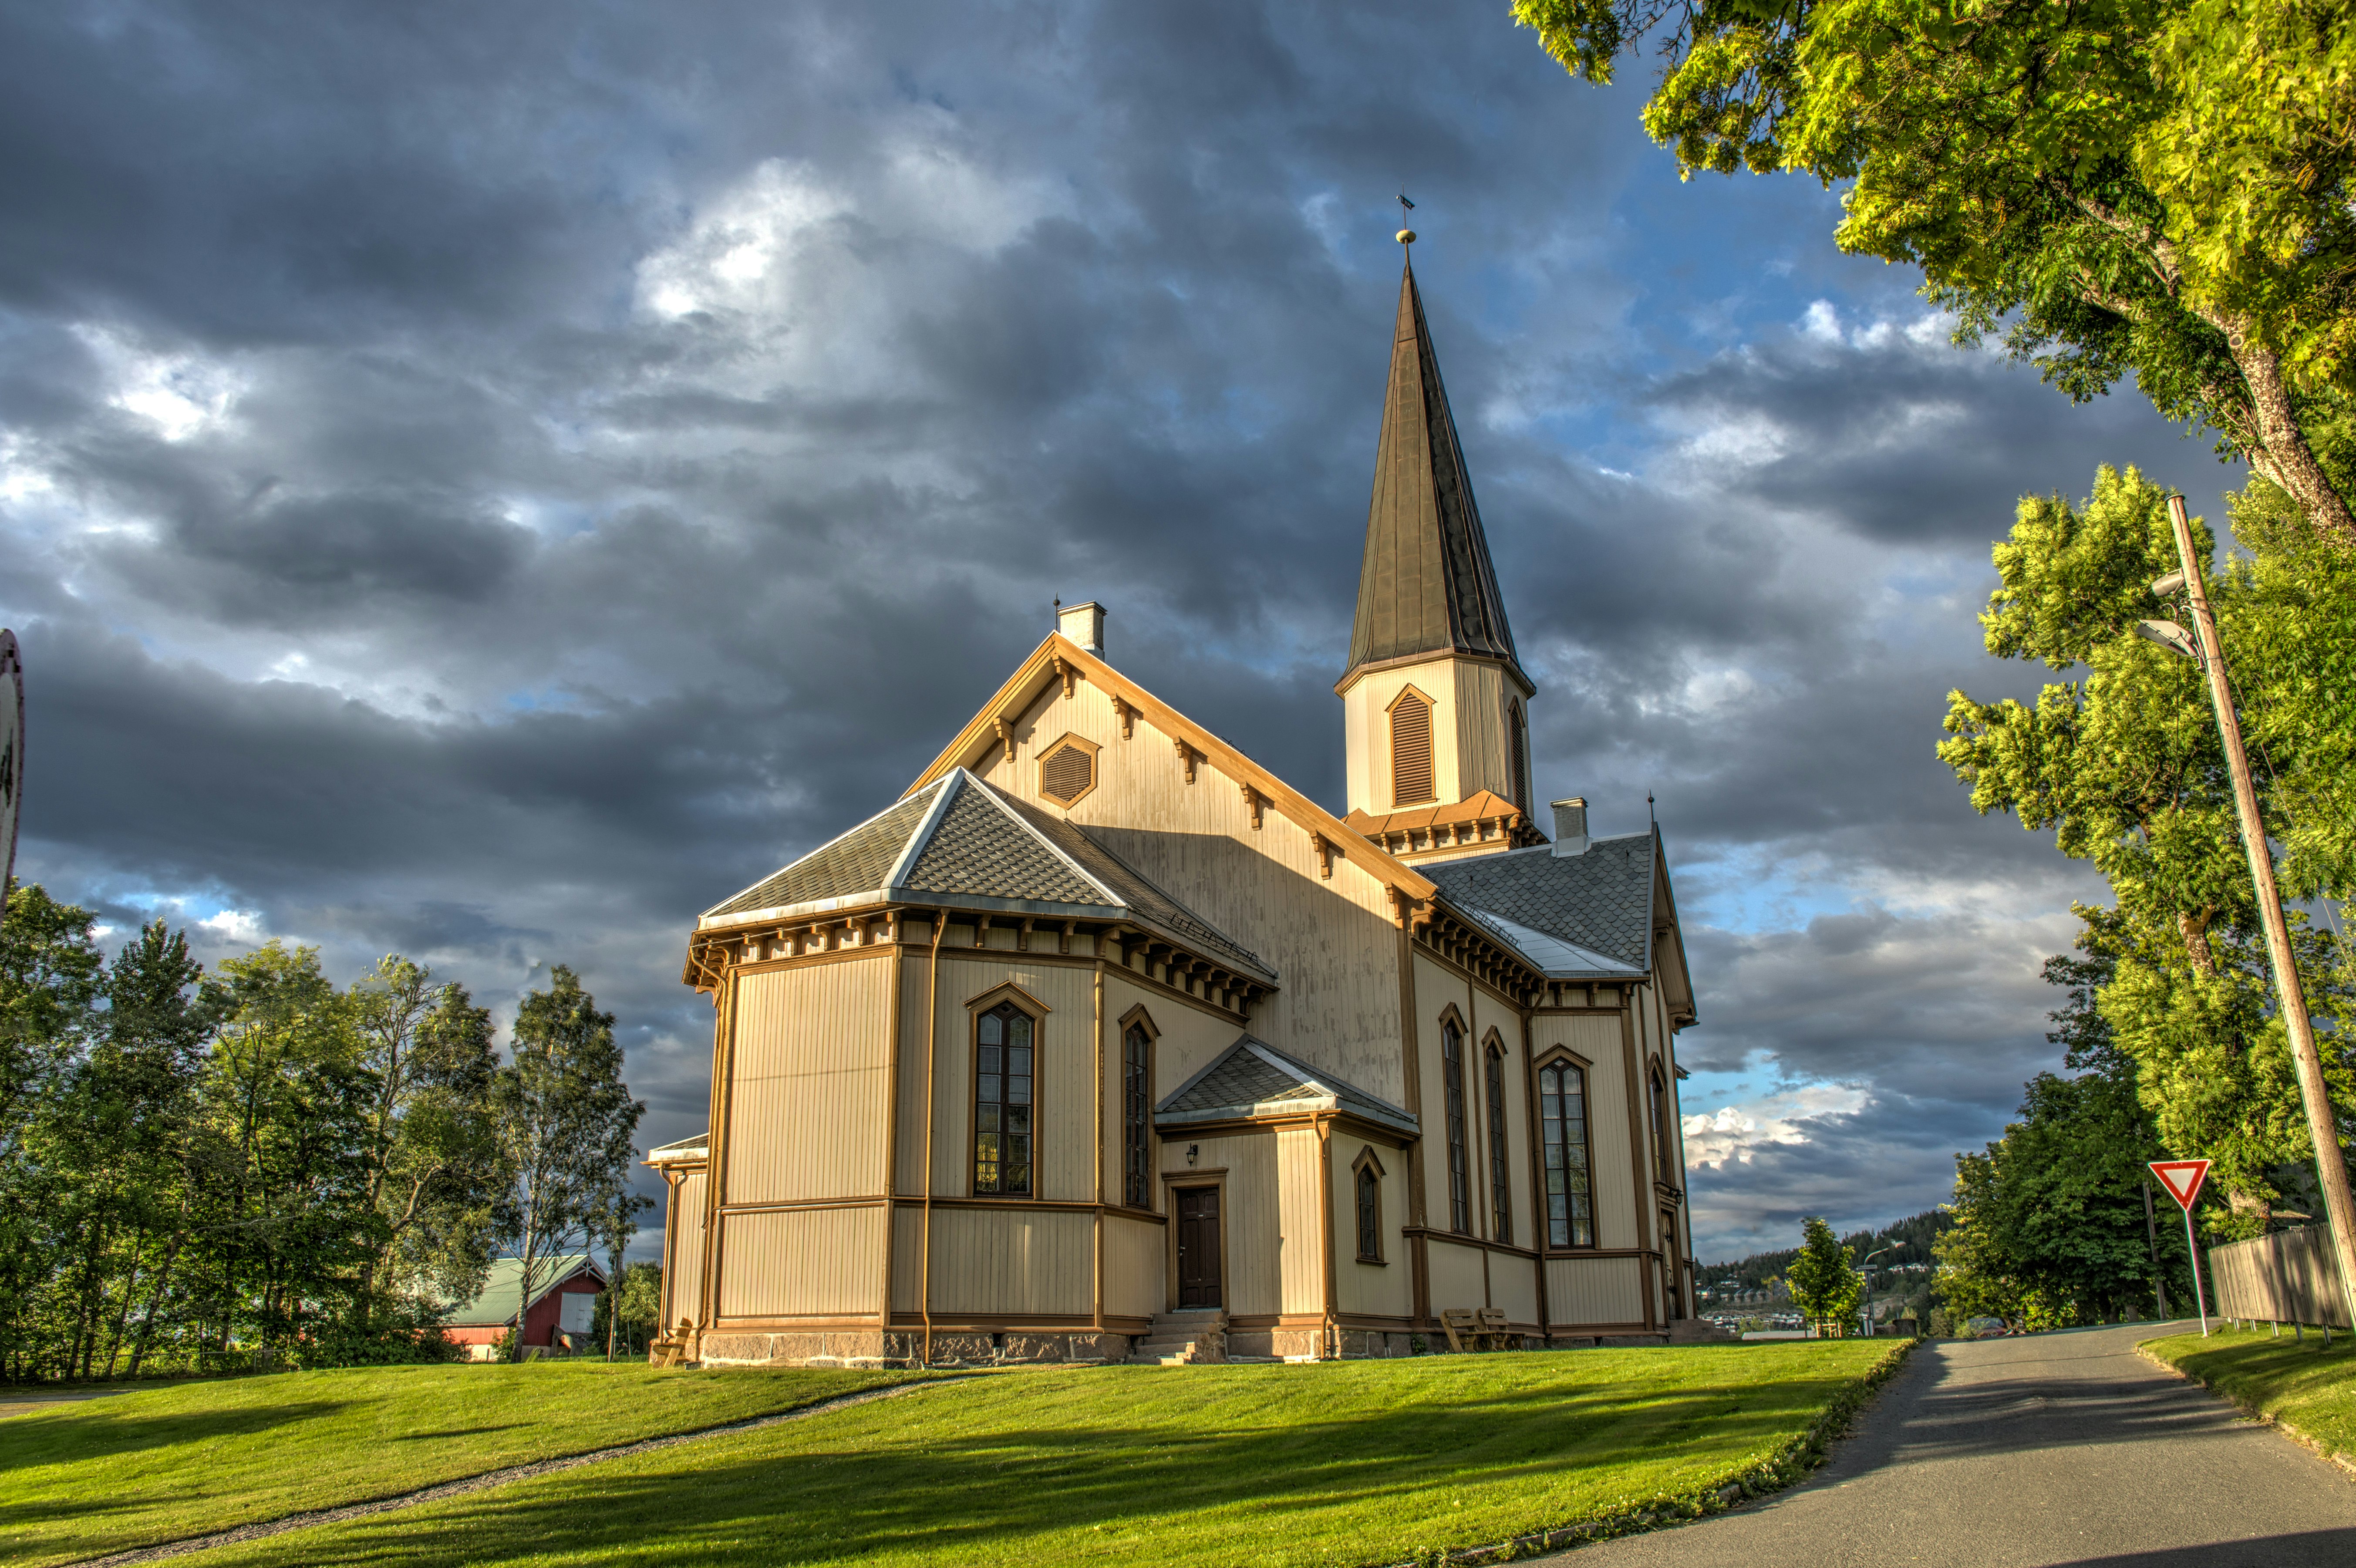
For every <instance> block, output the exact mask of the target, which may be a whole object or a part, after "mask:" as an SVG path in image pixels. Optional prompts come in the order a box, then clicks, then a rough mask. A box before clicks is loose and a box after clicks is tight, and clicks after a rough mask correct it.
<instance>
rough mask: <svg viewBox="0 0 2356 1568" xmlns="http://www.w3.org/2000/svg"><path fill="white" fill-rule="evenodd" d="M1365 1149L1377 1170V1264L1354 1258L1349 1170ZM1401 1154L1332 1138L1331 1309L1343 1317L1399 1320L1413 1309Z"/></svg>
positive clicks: (1354, 1195) (1352, 1173)
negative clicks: (1364, 1315) (1380, 1251)
mask: <svg viewBox="0 0 2356 1568" xmlns="http://www.w3.org/2000/svg"><path fill="white" fill-rule="evenodd" d="M1369 1146H1371V1147H1372V1148H1373V1149H1374V1151H1375V1158H1376V1161H1378V1162H1379V1163H1380V1164H1381V1165H1382V1167H1383V1174H1382V1176H1381V1178H1380V1179H1379V1180H1378V1181H1377V1182H1376V1184H1375V1185H1376V1190H1377V1191H1378V1192H1379V1194H1380V1195H1381V1196H1380V1200H1379V1207H1380V1208H1381V1210H1382V1240H1383V1261H1382V1262H1380V1263H1362V1262H1358V1261H1357V1258H1358V1174H1357V1171H1356V1170H1355V1168H1354V1167H1355V1165H1356V1163H1357V1159H1358V1154H1359V1151H1360V1150H1362V1149H1365V1148H1367V1147H1369ZM1406 1223H1407V1151H1406V1150H1404V1149H1393V1148H1387V1147H1386V1146H1384V1145H1382V1144H1372V1145H1369V1144H1368V1143H1367V1141H1366V1140H1365V1138H1361V1137H1349V1136H1345V1135H1344V1134H1341V1133H1336V1134H1335V1135H1334V1138H1333V1251H1334V1253H1335V1256H1336V1257H1337V1258H1338V1259H1339V1260H1340V1261H1339V1262H1336V1263H1335V1264H1334V1272H1335V1278H1334V1292H1333V1301H1334V1305H1335V1306H1336V1307H1337V1308H1339V1309H1340V1310H1341V1311H1343V1312H1363V1313H1373V1314H1376V1315H1377V1316H1385V1317H1405V1316H1408V1315H1409V1314H1410V1313H1412V1312H1413V1311H1414V1310H1415V1268H1414V1264H1413V1262H1412V1261H1411V1258H1410V1256H1409V1253H1408V1243H1407V1238H1405V1237H1404V1236H1401V1235H1400V1234H1399V1233H1398V1232H1399V1227H1400V1226H1402V1225H1404V1224H1406Z"/></svg>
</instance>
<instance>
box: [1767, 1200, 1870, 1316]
mask: <svg viewBox="0 0 2356 1568" xmlns="http://www.w3.org/2000/svg"><path fill="white" fill-rule="evenodd" d="M1801 1235H1802V1240H1801V1242H1800V1251H1799V1253H1798V1255H1797V1256H1795V1257H1794V1258H1793V1260H1792V1264H1791V1267H1790V1268H1788V1269H1786V1270H1784V1271H1783V1282H1784V1283H1785V1284H1787V1285H1788V1286H1790V1287H1791V1292H1792V1301H1793V1304H1794V1305H1796V1306H1798V1307H1799V1309H1800V1311H1801V1312H1802V1313H1804V1315H1806V1316H1807V1317H1808V1318H1809V1320H1810V1321H1812V1322H1814V1323H1815V1325H1816V1326H1818V1327H1819V1328H1820V1329H1823V1330H1825V1331H1826V1332H1841V1331H1844V1330H1845V1328H1846V1326H1847V1324H1848V1322H1849V1320H1850V1319H1851V1318H1854V1317H1855V1316H1857V1304H1858V1300H1859V1299H1860V1298H1861V1297H1862V1296H1863V1294H1864V1293H1865V1282H1864V1281H1863V1280H1862V1279H1860V1278H1859V1277H1858V1272H1857V1260H1856V1258H1855V1257H1854V1256H1853V1255H1851V1253H1850V1252H1849V1250H1848V1249H1847V1247H1844V1246H1842V1245H1841V1243H1840V1239H1839V1238H1838V1237H1837V1236H1835V1235H1834V1234H1833V1228H1832V1227H1831V1226H1829V1225H1827V1224H1826V1223H1825V1222H1824V1220H1823V1219H1819V1218H1818V1217H1816V1216H1815V1215H1810V1216H1809V1217H1808V1218H1807V1219H1805V1220H1804V1222H1803V1223H1802V1225H1801Z"/></svg>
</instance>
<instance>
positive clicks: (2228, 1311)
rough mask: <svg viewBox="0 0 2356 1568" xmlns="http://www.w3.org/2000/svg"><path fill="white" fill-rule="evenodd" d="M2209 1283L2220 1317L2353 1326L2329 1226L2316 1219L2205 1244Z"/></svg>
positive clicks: (2337, 1326)
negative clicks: (2304, 1224) (2295, 1226)
mask: <svg viewBox="0 0 2356 1568" xmlns="http://www.w3.org/2000/svg"><path fill="white" fill-rule="evenodd" d="M2209 1288H2210V1291H2211V1296H2212V1298H2213V1299H2212V1300H2211V1305H2210V1310H2211V1312H2212V1313H2214V1314H2215V1315H2216V1316H2219V1317H2239V1318H2245V1319H2250V1320H2253V1321H2255V1322H2259V1323H2328V1324H2330V1325H2331V1326H2333V1327H2335V1328H2348V1327H2351V1326H2356V1325H2351V1324H2350V1323H2349V1321H2348V1301H2347V1297H2346V1296H2345V1295H2344V1294H2341V1292H2340V1271H2339V1269H2338V1267H2337V1265H2335V1264H2334V1263H2333V1262H2332V1258H2331V1232H2330V1230H2329V1229H2328V1228H2326V1227H2324V1226H2321V1225H2309V1226H2307V1227H2305V1228H2304V1229H2301V1230H2277V1231H2276V1232H2275V1233H2274V1234H2273V1235H2271V1236H2260V1237H2258V1238H2256V1239H2255V1240H2249V1241H2235V1242H2233V1243H2231V1244H2229V1245H2226V1246H2222V1247H2211V1248H2210V1249H2209Z"/></svg>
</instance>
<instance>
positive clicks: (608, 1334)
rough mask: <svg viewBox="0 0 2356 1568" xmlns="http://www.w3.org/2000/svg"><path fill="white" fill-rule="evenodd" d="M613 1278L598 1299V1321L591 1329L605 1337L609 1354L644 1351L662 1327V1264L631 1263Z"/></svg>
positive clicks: (634, 1353)
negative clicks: (660, 1320)
mask: <svg viewBox="0 0 2356 1568" xmlns="http://www.w3.org/2000/svg"><path fill="white" fill-rule="evenodd" d="M613 1278H614V1283H613V1285H612V1286H611V1287H610V1288H609V1289H607V1290H606V1291H605V1294H602V1295H600V1296H599V1297H598V1298H597V1320H596V1322H595V1324H594V1326H592V1328H591V1330H590V1332H591V1334H592V1335H593V1336H595V1335H603V1336H605V1350H606V1354H607V1355H608V1356H609V1357H610V1356H633V1355H637V1354H641V1353H643V1352H644V1351H645V1349H646V1348H647V1345H648V1342H649V1341H651V1340H652V1339H653V1338H654V1337H655V1334H656V1332H657V1331H658V1330H659V1327H660V1325H659V1322H658V1321H657V1320H658V1319H659V1317H660V1316H661V1315H662V1265H661V1264H660V1263H632V1264H630V1265H628V1266H627V1267H626V1268H618V1269H617V1270H616V1273H615V1274H614V1276H613Z"/></svg>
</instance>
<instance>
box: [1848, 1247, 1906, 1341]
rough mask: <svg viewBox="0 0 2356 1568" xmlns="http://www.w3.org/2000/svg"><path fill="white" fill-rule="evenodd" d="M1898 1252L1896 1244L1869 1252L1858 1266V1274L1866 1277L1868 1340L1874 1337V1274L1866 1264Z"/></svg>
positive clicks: (1866, 1335)
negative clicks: (1882, 1255)
mask: <svg viewBox="0 0 2356 1568" xmlns="http://www.w3.org/2000/svg"><path fill="white" fill-rule="evenodd" d="M1894 1251H1898V1248H1897V1246H1896V1245H1895V1244H1892V1245H1890V1246H1888V1247H1882V1248H1879V1249H1877V1250H1875V1251H1870V1252H1868V1253H1867V1254H1866V1255H1865V1257H1864V1259H1863V1260H1862V1261H1860V1262H1858V1265H1857V1272H1858V1273H1860V1274H1862V1275H1864V1276H1865V1337H1867V1338H1868V1339H1870V1338H1872V1337H1873V1273H1872V1271H1871V1270H1869V1269H1868V1268H1867V1267H1866V1264H1867V1263H1870V1262H1873V1260H1874V1259H1876V1258H1878V1257H1879V1256H1881V1254H1882V1253H1883V1252H1894Z"/></svg>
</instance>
